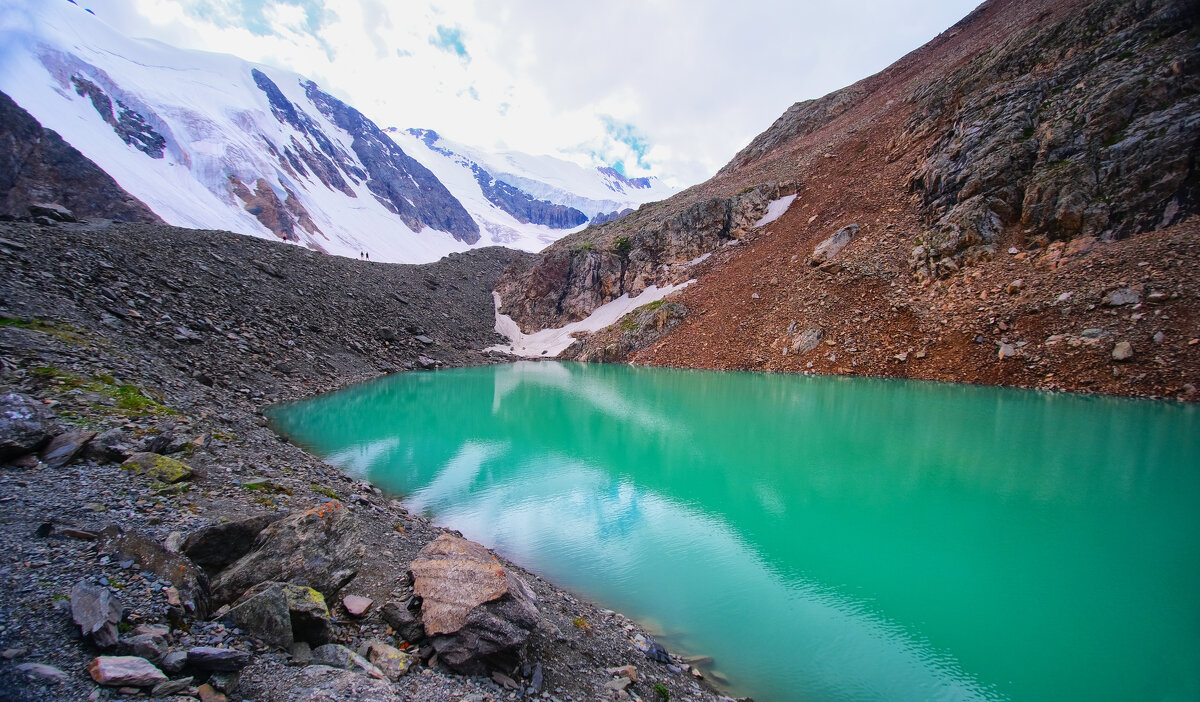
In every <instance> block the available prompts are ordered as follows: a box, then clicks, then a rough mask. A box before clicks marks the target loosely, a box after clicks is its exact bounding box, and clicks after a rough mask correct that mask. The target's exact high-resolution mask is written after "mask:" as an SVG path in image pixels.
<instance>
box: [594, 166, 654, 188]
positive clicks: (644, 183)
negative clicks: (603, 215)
mask: <svg viewBox="0 0 1200 702" xmlns="http://www.w3.org/2000/svg"><path fill="white" fill-rule="evenodd" d="M596 170H597V171H600V173H602V174H603V175H606V176H608V177H609V178H611V179H613V180H615V181H617V182H618V183H621V184H622V185H624V186H626V187H629V188H633V189H635V190H645V189H646V188H649V187H650V179H649V178H626V177H625V176H624V175H623V174H622V173H621V172H620V171H618V170H617V169H615V168H612V167H609V166H599V167H597V168H596ZM609 187H610V188H612V186H611V185H610V186H609ZM612 189H613V190H617V189H616V188H612Z"/></svg>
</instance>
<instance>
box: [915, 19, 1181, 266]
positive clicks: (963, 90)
mask: <svg viewBox="0 0 1200 702" xmlns="http://www.w3.org/2000/svg"><path fill="white" fill-rule="evenodd" d="M1198 8H1200V3H1196V2H1191V1H1183V0H1157V1H1156V2H1144V3H1127V2H1118V1H1116V0H1102V1H1100V2H1093V3H1091V4H1090V5H1089V6H1088V7H1087V8H1086V9H1085V10H1084V11H1082V12H1078V13H1075V14H1074V15H1071V16H1069V17H1067V18H1066V19H1065V20H1064V21H1062V22H1060V23H1058V24H1057V25H1053V26H1032V27H1028V28H1026V29H1025V30H1024V31H1021V32H1017V33H1015V34H1014V35H1013V36H1011V37H1010V38H1008V39H1007V40H1006V41H1005V42H1003V43H1002V44H1001V45H1000V46H998V47H996V48H995V50H994V51H992V52H989V53H986V54H983V55H981V56H979V57H977V58H976V59H974V60H973V61H970V62H969V63H968V64H967V65H965V66H964V67H962V68H960V69H958V70H957V71H955V72H954V73H953V74H951V75H950V76H949V77H948V79H947V80H944V81H937V82H934V83H930V84H927V85H925V86H921V88H920V89H919V90H917V91H916V93H915V94H914V95H913V97H912V102H913V103H914V105H915V107H916V109H915V110H914V112H913V114H912V116H911V117H910V118H909V120H908V122H907V124H906V125H905V129H904V132H903V133H902V134H901V136H900V137H899V138H898V139H897V141H896V143H895V146H894V149H893V152H894V153H895V154H896V155H899V154H900V153H902V152H903V151H904V150H905V149H906V148H907V147H909V146H910V145H911V144H912V143H913V142H914V141H916V140H919V139H923V138H927V137H929V136H930V135H936V136H934V141H933V143H932V146H931V147H930V148H929V149H928V151H927V152H926V153H925V155H924V156H923V158H922V160H921V162H920V163H919V166H918V168H917V170H916V171H915V172H914V173H913V175H912V178H911V187H912V189H913V190H914V191H916V192H917V193H918V194H919V195H920V196H921V198H922V201H923V203H924V206H925V208H926V212H927V216H928V217H929V219H930V220H931V221H932V223H933V232H932V233H931V236H930V237H929V240H930V244H931V248H932V249H933V253H934V256H935V258H936V257H938V256H941V257H949V258H952V259H953V260H954V261H955V262H956V264H962V263H963V262H964V260H965V262H966V263H968V264H969V263H970V262H971V260H972V259H977V258H978V257H979V256H981V255H992V254H993V253H994V250H993V249H992V248H991V247H992V245H993V244H994V242H995V240H996V238H997V237H998V235H999V234H1000V232H1002V231H1003V230H1004V229H1005V228H1006V227H1011V226H1020V227H1022V228H1023V229H1024V231H1025V233H1026V235H1027V236H1029V237H1031V238H1034V239H1037V238H1041V239H1042V240H1043V241H1049V240H1054V239H1070V238H1073V237H1075V236H1080V235H1084V236H1095V237H1099V238H1101V239H1112V238H1120V237H1123V236H1128V235H1130V234H1135V233H1139V232H1144V231H1148V230H1150V229H1155V228H1160V227H1165V226H1168V225H1170V224H1172V223H1175V222H1178V221H1182V220H1183V219H1184V218H1185V217H1186V216H1187V215H1189V214H1191V213H1193V212H1196V211H1197V208H1200V201H1198V197H1197V196H1198V195H1200V179H1198V178H1197V176H1196V173H1195V170H1194V160H1195V154H1196V152H1197V148H1198V146H1200V119H1198V118H1197V117H1196V115H1198V114H1200V49H1197V47H1196V42H1195V38H1194V29H1195V27H1196V25H1197V18H1198V15H1200V9H1198ZM1189 30H1191V31H1189ZM933 265H934V268H931V269H930V270H929V271H928V274H929V275H937V270H936V261H934V262H933ZM943 268H944V267H943Z"/></svg>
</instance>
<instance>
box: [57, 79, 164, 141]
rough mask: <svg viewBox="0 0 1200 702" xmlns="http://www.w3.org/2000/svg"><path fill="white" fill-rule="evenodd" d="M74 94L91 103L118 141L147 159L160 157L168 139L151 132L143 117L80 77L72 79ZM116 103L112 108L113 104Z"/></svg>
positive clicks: (150, 127)
mask: <svg viewBox="0 0 1200 702" xmlns="http://www.w3.org/2000/svg"><path fill="white" fill-rule="evenodd" d="M71 84H72V85H74V86H75V93H76V94H77V95H79V96H80V97H86V98H88V99H89V100H91V101H92V107H94V108H96V112H97V113H98V114H99V115H100V116H101V117H102V118H103V119H104V121H105V122H108V123H109V125H111V126H112V128H113V131H114V132H116V133H117V136H119V137H121V141H123V142H125V143H126V144H129V145H130V146H132V147H133V148H135V149H137V150H138V151H141V152H142V153H144V154H146V155H147V156H149V157H150V158H162V157H163V152H164V151H165V150H166V148H167V139H166V137H164V136H163V135H162V134H159V133H158V132H156V131H155V130H154V127H153V126H151V125H150V123H149V122H147V120H146V117H145V116H144V115H142V114H141V113H140V112H138V111H137V110H135V109H133V108H132V107H129V106H128V105H126V104H125V103H124V102H121V100H119V99H116V100H114V99H113V98H112V97H109V95H108V93H106V92H104V89H103V88H101V87H100V86H99V85H96V84H95V83H93V82H92V81H90V80H88V79H87V78H84V77H83V76H80V75H73V76H71ZM114 103H115V105H114Z"/></svg>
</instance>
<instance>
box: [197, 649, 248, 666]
mask: <svg viewBox="0 0 1200 702" xmlns="http://www.w3.org/2000/svg"><path fill="white" fill-rule="evenodd" d="M187 662H188V665H189V666H191V667H192V668H195V669H196V670H204V671H231V670H241V669H242V668H245V667H246V666H248V665H250V654H249V653H246V652H245V651H236V650H234V649H231V648H216V647H213V646H196V647H194V648H189V649H188V652H187Z"/></svg>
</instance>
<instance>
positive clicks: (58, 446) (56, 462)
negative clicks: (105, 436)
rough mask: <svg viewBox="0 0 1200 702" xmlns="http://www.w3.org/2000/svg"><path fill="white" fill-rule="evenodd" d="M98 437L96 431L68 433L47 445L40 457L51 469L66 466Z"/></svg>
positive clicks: (60, 435) (55, 438)
mask: <svg viewBox="0 0 1200 702" xmlns="http://www.w3.org/2000/svg"><path fill="white" fill-rule="evenodd" d="M94 436H96V432H94V431H67V432H63V433H62V434H59V435H58V436H56V437H54V438H53V439H51V440H50V443H48V444H46V447H45V448H43V449H42V452H41V453H40V454H38V457H39V458H41V459H42V463H45V464H46V465H47V466H50V467H51V468H58V467H61V466H65V465H67V464H68V463H70V462H71V461H73V460H74V459H75V457H76V456H78V455H79V454H80V452H81V451H83V447H84V446H87V442H89V441H91V440H92V437H94Z"/></svg>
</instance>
